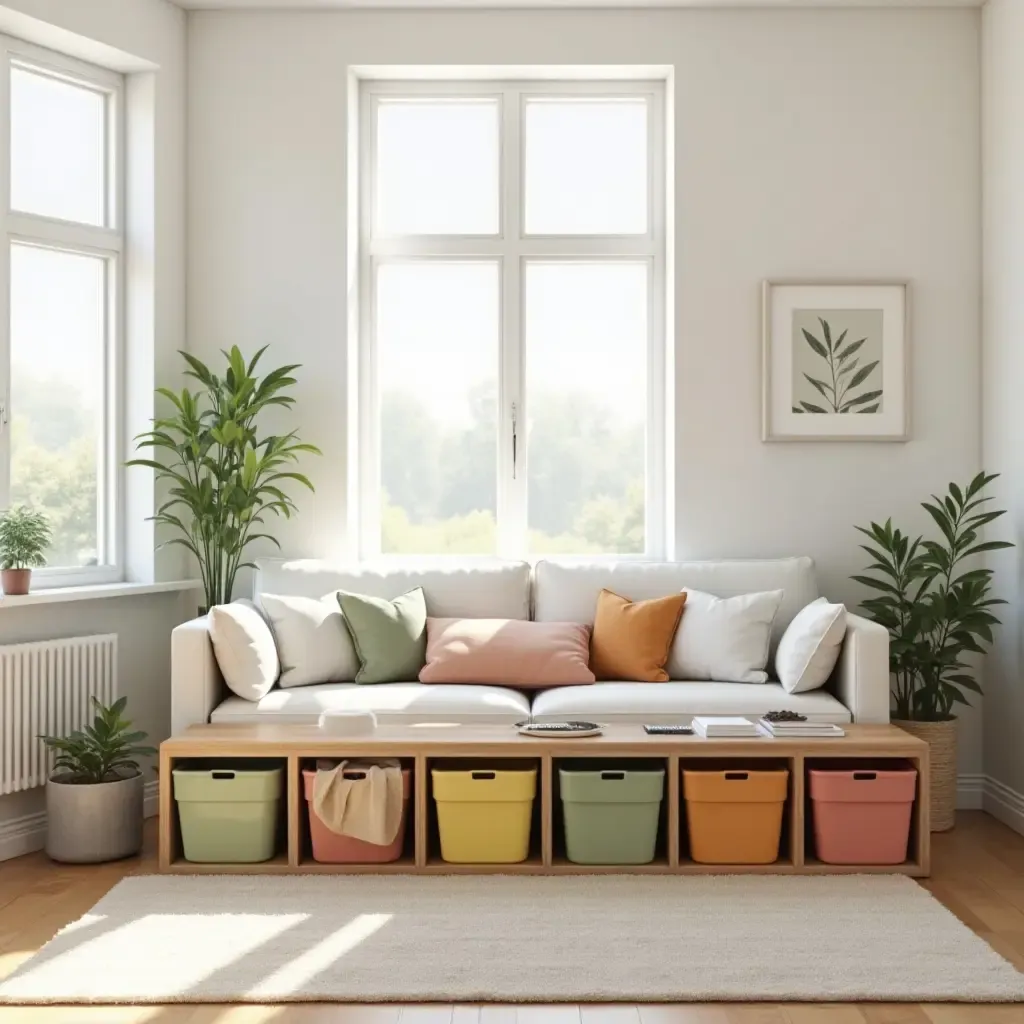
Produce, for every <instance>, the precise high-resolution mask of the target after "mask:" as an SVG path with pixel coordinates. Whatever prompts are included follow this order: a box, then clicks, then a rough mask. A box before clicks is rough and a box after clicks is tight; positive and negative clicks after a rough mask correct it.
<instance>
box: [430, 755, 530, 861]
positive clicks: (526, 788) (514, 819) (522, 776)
mask: <svg viewBox="0 0 1024 1024" xmlns="http://www.w3.org/2000/svg"><path fill="white" fill-rule="evenodd" d="M427 773H428V776H429V790H428V797H429V799H428V814H429V815H430V821H429V829H428V837H429V842H430V856H431V860H434V861H436V860H437V859H440V861H441V862H443V863H445V864H453V865H474V864H476V865H484V864H508V865H513V864H523V863H525V862H527V861H530V860H531V859H535V860H539V859H540V850H541V839H542V831H543V826H542V820H541V804H542V801H541V798H540V794H541V786H542V779H541V766H540V762H539V760H537V759H534V758H521V759H520V758H513V759H510V758H472V759H460V758H443V759H437V760H432V761H430V762H429V763H428V772H427Z"/></svg>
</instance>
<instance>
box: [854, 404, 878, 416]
mask: <svg viewBox="0 0 1024 1024" xmlns="http://www.w3.org/2000/svg"><path fill="white" fill-rule="evenodd" d="M878 405H879V403H878V402H875V404H874V405H869V406H868V407H867V408H866V409H857V410H856V412H859V413H860V412H878Z"/></svg>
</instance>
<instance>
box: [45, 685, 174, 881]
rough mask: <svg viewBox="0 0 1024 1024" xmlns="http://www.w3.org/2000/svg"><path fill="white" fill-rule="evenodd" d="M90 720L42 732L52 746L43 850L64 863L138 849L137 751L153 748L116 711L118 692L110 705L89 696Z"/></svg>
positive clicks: (122, 701)
mask: <svg viewBox="0 0 1024 1024" xmlns="http://www.w3.org/2000/svg"><path fill="white" fill-rule="evenodd" d="M92 703H93V707H94V709H95V711H96V717H95V718H94V719H93V723H92V725H87V726H86V727H85V729H84V730H82V731H78V730H76V731H75V732H73V733H71V735H70V736H67V737H61V736H42V737H40V739H42V741H43V742H44V743H45V744H46V746H47V747H48V748H49V749H50V750H54V751H56V752H57V760H56V761H55V762H54V771H53V774H51V776H50V778H49V779H48V780H47V783H46V818H47V831H46V852H47V854H48V855H49V856H50V857H51V858H52V859H53V860H57V861H64V862H66V863H69V864H95V863H97V862H98V861H104V860H117V859H118V858H120V857H130V856H132V854H135V853H138V852H139V850H141V849H142V796H143V784H142V772H141V771H140V770H139V761H138V759H139V758H140V757H152V756H153V755H155V754H156V750H155V749H154V748H153V747H142V746H138V744H139V743H141V742H142V741H143V740H145V739H146V734H145V733H144V732H132V725H131V722H128V721H125V720H124V719H123V718H122V717H121V714H122V712H123V711H124V709H125V705H126V704H127V703H128V698H127V697H121V698H119V699H118V700H116V701H115V702H114V703H113V704H111V705H110V707H104V706H103V704H101V703H100V701H98V700H97V699H96V698H95V697H93V698H92Z"/></svg>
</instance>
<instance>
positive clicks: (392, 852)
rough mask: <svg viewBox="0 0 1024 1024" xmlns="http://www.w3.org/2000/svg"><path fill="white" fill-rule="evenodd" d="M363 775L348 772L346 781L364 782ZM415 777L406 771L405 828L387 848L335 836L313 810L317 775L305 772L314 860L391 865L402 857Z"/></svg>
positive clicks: (404, 781)
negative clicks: (351, 779)
mask: <svg viewBox="0 0 1024 1024" xmlns="http://www.w3.org/2000/svg"><path fill="white" fill-rule="evenodd" d="M362 776H363V773H362V772H360V771H359V770H358V769H356V770H353V771H352V772H347V771H346V772H345V778H354V777H355V778H361V777H362ZM411 778H412V773H411V772H410V771H409V769H408V768H403V769H402V789H403V791H404V796H405V802H404V804H403V806H402V824H401V825H399V826H398V835H397V836H395V841H394V842H393V843H389V844H388V845H387V846H378V845H377V844H376V843H367V842H365V841H364V840H362V839H353V838H352V837H351V836H342V835H338V833H337V832H332V831H331V830H330V829H329V828H328V827H327V826H326V825H325V824H324V821H323V819H322V818H321V817H320V816H319V815H318V814H317V813H316V811H314V810H313V786H314V780H315V779H316V772H315V771H310V770H308V769H303V772H302V783H303V790H304V792H305V796H306V806H307V808H308V810H309V835H310V839H312V841H313V860H315V861H317V862H318V863H320V864H387V863H390V862H391V861H395V860H398V858H399V857H401V856H402V846H403V844H404V842H405V826H406V821H407V818H408V813H409V792H410V780H411Z"/></svg>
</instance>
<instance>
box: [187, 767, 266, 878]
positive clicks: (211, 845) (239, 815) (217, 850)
mask: <svg viewBox="0 0 1024 1024" xmlns="http://www.w3.org/2000/svg"><path fill="white" fill-rule="evenodd" d="M171 774H172V775H173V777H174V799H175V800H176V801H177V804H178V820H179V822H180V823H181V843H182V846H183V848H184V853H185V860H190V861H194V862H196V863H200V864H256V863H258V862H259V861H264V860H270V859H271V858H272V857H273V856H274V852H275V842H276V839H277V823H278V821H279V815H278V808H279V806H280V802H281V789H282V779H283V776H284V769H283V768H281V767H267V766H265V765H264V766H261V767H250V768H231V767H228V766H224V767H214V768H211V767H208V766H203V767H187V768H175V769H174V771H173V772H172V773H171Z"/></svg>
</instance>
